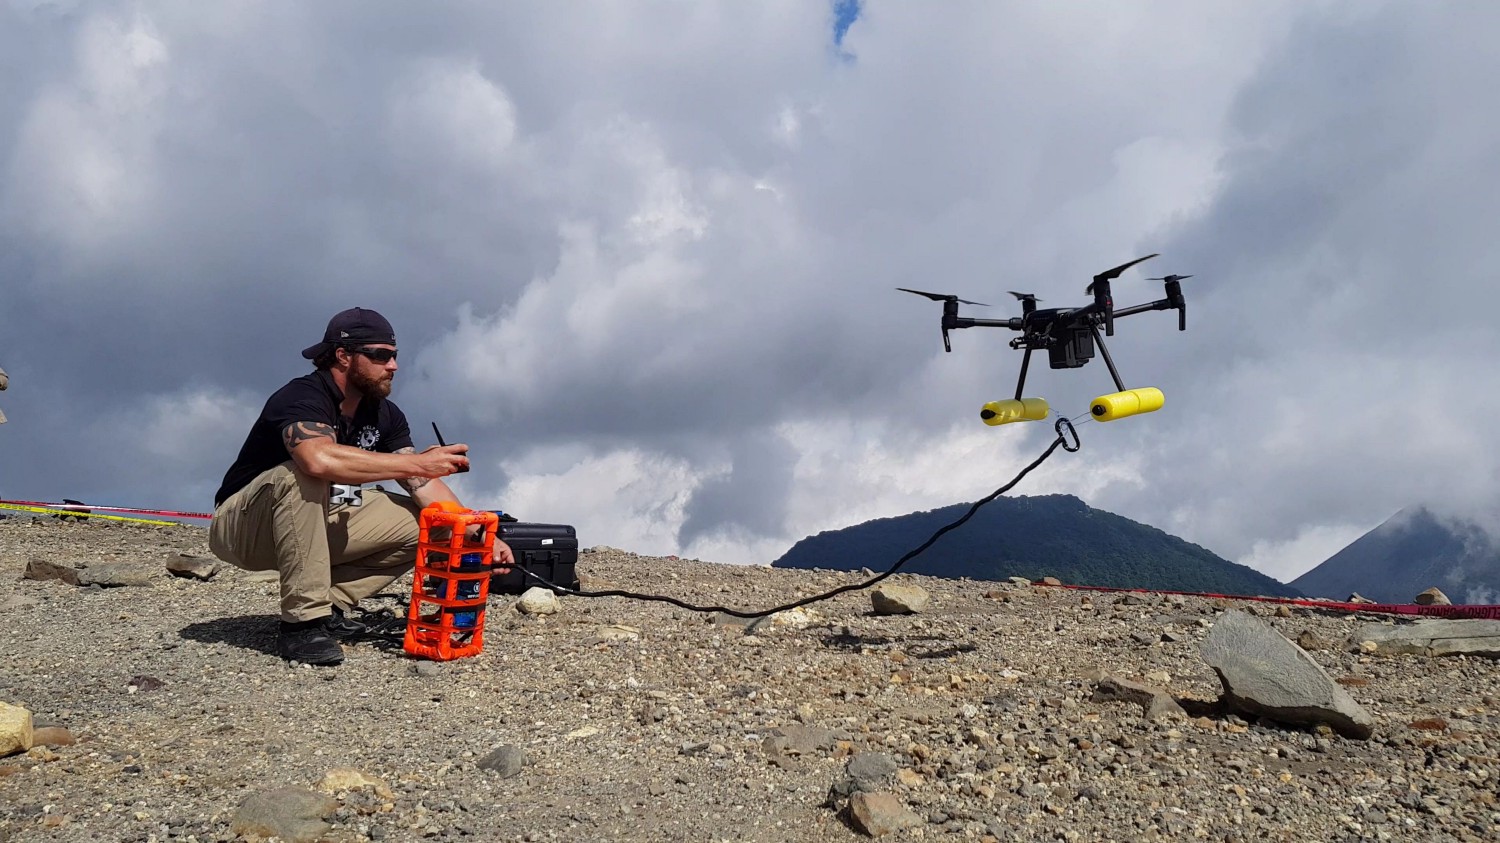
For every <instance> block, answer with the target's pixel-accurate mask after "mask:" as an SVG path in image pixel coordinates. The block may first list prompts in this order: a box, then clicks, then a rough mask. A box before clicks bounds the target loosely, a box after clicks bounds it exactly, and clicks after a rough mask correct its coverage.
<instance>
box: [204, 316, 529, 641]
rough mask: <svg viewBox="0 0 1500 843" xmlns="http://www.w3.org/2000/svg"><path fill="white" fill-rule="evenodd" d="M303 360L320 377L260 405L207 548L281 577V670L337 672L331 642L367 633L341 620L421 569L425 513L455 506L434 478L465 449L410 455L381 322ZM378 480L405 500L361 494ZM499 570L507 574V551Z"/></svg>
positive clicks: (334, 324)
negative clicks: (285, 665)
mask: <svg viewBox="0 0 1500 843" xmlns="http://www.w3.org/2000/svg"><path fill="white" fill-rule="evenodd" d="M302 356H303V357H304V358H306V359H308V360H311V361H313V365H314V366H315V367H316V368H315V370H314V371H313V372H312V373H311V374H307V375H303V376H302V377H299V378H294V379H292V381H291V382H290V383H288V384H287V385H286V386H283V387H282V388H281V389H279V390H277V391H276V393H275V394H273V395H272V396H271V397H270V399H269V400H267V401H266V405H265V407H264V408H263V409H262V410H261V412H260V417H259V418H257V419H256V420H255V424H254V425H252V426H251V428H250V435H249V436H247V437H246V439H245V444H244V446H243V447H241V448H240V453H239V457H238V458H237V459H236V460H235V461H234V464H233V465H231V466H230V467H229V471H228V472H227V473H226V474H225V475H224V483H223V485H222V486H221V487H220V488H219V491H218V493H217V494H216V495H214V516H213V521H212V522H211V525H210V527H209V547H210V548H211V549H212V550H213V553H214V555H215V556H217V557H219V558H220V559H222V560H224V561H225V562H228V563H230V564H232V565H235V566H238V567H240V568H244V569H246V570H251V571H278V572H280V574H281V626H280V634H279V636H278V642H277V649H278V650H279V652H280V654H281V657H282V658H284V659H287V660H288V661H298V662H303V663H305V664H318V665H335V664H338V663H340V662H342V661H343V659H344V653H343V649H342V648H340V646H339V644H338V639H339V638H341V637H347V636H349V635H354V634H358V633H361V632H364V631H365V628H364V626H363V625H362V624H360V623H358V622H357V621H355V620H353V619H352V618H349V617H347V612H348V610H349V609H350V608H352V607H353V606H354V605H355V604H357V603H358V602H359V601H360V599H361V598H364V597H369V596H370V595H372V594H375V593H376V592H378V591H380V590H381V589H382V588H384V587H385V586H387V585H389V584H390V583H391V582H392V581H394V580H395V579H397V578H398V577H400V576H402V575H403V574H405V573H406V572H407V571H410V570H411V569H412V567H413V565H414V564H415V562H416V556H417V514H418V513H419V512H420V511H421V509H422V507H425V506H427V505H428V504H431V503H433V502H435V501H445V500H446V501H455V502H457V501H458V498H457V497H456V496H454V494H453V492H452V490H450V489H449V488H448V485H447V484H446V483H444V482H443V480H442V479H441V478H443V477H446V476H448V475H450V474H453V473H454V472H457V471H461V470H463V469H465V468H467V467H468V464H469V459H468V456H467V453H468V446H466V445H459V444H455V445H446V446H436V445H435V446H433V447H431V448H428V449H427V450H425V451H421V452H420V453H419V452H418V451H417V450H416V448H415V447H414V446H413V445H412V439H411V430H410V428H409V427H408V426H407V422H406V416H405V414H403V413H402V412H401V409H400V408H399V407H397V406H396V405H395V403H394V402H392V401H390V400H389V399H388V398H387V396H389V395H390V393H391V381H392V379H393V378H394V377H395V376H396V369H397V365H396V334H395V331H394V330H393V329H392V328H391V323H390V322H388V321H386V319H385V317H383V316H381V315H380V314H379V313H376V312H375V311H373V310H366V309H363V308H358V307H356V308H352V309H350V310H345V311H343V312H341V313H338V314H336V315H335V316H334V317H333V319H332V320H330V321H329V323H328V329H327V330H326V331H325V332H324V334H323V341H322V342H320V343H318V344H316V345H313V346H310V347H308V348H306V349H304V350H303V351H302ZM382 480H395V481H396V482H397V483H399V484H401V487H402V488H403V489H405V490H406V492H407V494H408V495H410V497H406V496H404V495H396V494H389V493H386V492H383V491H379V490H375V489H362V488H361V484H364V483H373V482H377V481H382ZM494 561H495V565H496V569H497V570H499V571H504V570H507V569H508V568H509V566H510V564H511V562H512V558H511V552H510V548H509V547H507V546H506V545H505V543H504V542H501V541H496V542H495V547H494Z"/></svg>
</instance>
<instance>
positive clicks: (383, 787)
mask: <svg viewBox="0 0 1500 843" xmlns="http://www.w3.org/2000/svg"><path fill="white" fill-rule="evenodd" d="M317 789H318V790H320V791H322V792H324V793H327V794H330V795H332V794H335V793H341V792H344V791H349V790H371V791H374V793H375V795H376V796H379V797H380V798H382V799H392V798H395V793H394V792H392V791H391V788H390V786H389V785H387V784H386V783H385V781H384V780H382V779H379V778H376V777H374V776H371V775H368V774H366V773H365V772H363V771H361V770H357V769H355V768H353V767H334V768H333V769H332V770H329V771H328V772H326V773H324V774H323V778H322V779H321V780H320V781H319V782H318V784H317Z"/></svg>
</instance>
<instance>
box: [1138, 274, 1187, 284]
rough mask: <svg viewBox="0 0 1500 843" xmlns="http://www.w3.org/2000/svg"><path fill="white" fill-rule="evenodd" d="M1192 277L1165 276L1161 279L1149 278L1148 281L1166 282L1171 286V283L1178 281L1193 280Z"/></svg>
mask: <svg viewBox="0 0 1500 843" xmlns="http://www.w3.org/2000/svg"><path fill="white" fill-rule="evenodd" d="M1192 277H1193V276H1191V275H1164V276H1162V277H1160V278H1147V279H1146V280H1147V281H1166V282H1167V283H1169V284H1170V283H1173V282H1176V281H1181V280H1183V279H1184V278H1192Z"/></svg>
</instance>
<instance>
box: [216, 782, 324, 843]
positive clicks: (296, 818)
mask: <svg viewBox="0 0 1500 843" xmlns="http://www.w3.org/2000/svg"><path fill="white" fill-rule="evenodd" d="M338 807H339V803H338V802H336V801H335V800H333V799H332V798H330V797H328V796H324V795H323V794H321V793H315V792H314V791H311V790H308V789H307V788H305V787H281V788H277V789H275V790H268V791H265V792H263V793H257V794H255V795H254V796H251V797H250V798H249V799H246V800H245V801H244V803H243V804H242V805H240V809H239V810H238V811H235V813H234V820H233V821H232V822H231V823H230V824H229V831H230V833H231V834H237V835H240V836H241V837H247V838H250V839H252V840H253V839H257V838H269V837H277V838H280V839H281V840H282V841H284V843H313V841H316V840H321V839H323V836H324V835H325V834H327V832H328V830H329V829H330V828H331V827H332V826H330V825H329V824H328V823H326V822H324V820H325V819H326V818H327V817H328V816H329V815H330V814H332V813H333V812H334V811H336V810H338Z"/></svg>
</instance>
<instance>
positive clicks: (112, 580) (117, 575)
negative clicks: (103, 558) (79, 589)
mask: <svg viewBox="0 0 1500 843" xmlns="http://www.w3.org/2000/svg"><path fill="white" fill-rule="evenodd" d="M152 574H153V571H152V569H150V568H148V567H146V566H145V565H140V564H137V563H134V562H96V563H92V564H90V565H89V566H88V567H85V568H80V569H79V570H78V584H79V585H84V586H87V585H97V586H99V587H100V588H122V587H125V586H147V585H150V584H151V577H152Z"/></svg>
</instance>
